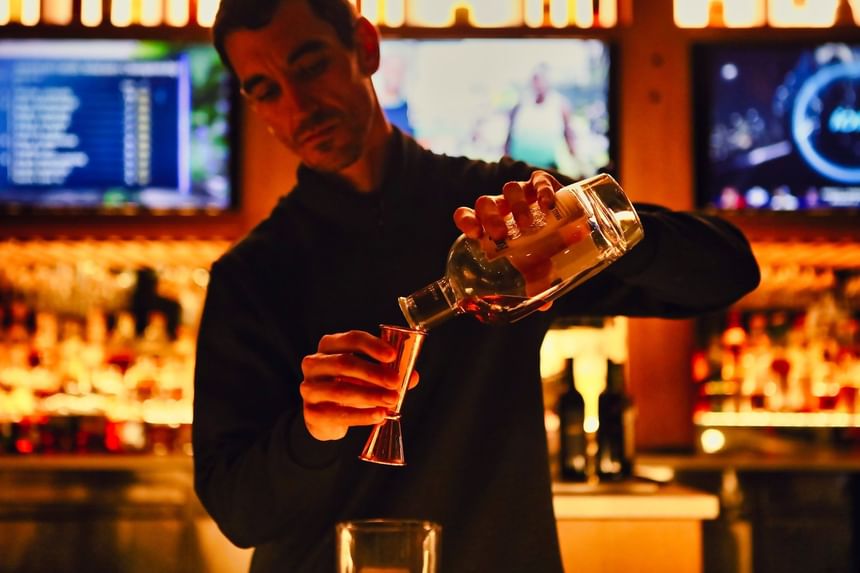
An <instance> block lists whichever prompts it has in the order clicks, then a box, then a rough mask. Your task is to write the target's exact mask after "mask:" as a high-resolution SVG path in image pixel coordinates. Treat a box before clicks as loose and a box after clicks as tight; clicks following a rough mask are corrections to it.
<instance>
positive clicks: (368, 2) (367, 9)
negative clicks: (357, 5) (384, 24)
mask: <svg viewBox="0 0 860 573" xmlns="http://www.w3.org/2000/svg"><path fill="white" fill-rule="evenodd" d="M380 1H381V0H363V1H362V3H361V15H362V16H364V17H365V18H367V19H368V20H370V21H371V22H373V23H374V24H378V23H379V17H380V14H379V2H380Z"/></svg>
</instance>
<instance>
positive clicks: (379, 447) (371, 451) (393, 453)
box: [359, 324, 427, 466]
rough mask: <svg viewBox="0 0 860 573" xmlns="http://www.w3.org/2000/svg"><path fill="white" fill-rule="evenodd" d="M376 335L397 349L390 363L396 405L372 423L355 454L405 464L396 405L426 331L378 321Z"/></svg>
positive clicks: (368, 458)
mask: <svg viewBox="0 0 860 573" xmlns="http://www.w3.org/2000/svg"><path fill="white" fill-rule="evenodd" d="M379 329H380V338H382V340H384V341H386V342H388V343H389V344H390V345H391V346H393V347H394V348H395V350H397V358H396V359H395V360H394V361H393V362H391V363H390V367H391V368H393V369H394V370H396V371H397V375H398V378H399V380H400V388H399V390H398V393H399V397H398V399H397V405H396V406H395V407H394V408H392V409H391V410H389V412H388V413H387V414H386V416H385V419H384V420H383V421H382V422H381V423H379V424H377V425H376V426H374V427H373V430H372V431H371V432H370V437H368V439H367V443H366V444H365V445H364V451H362V452H361V455H360V456H359V458H361V459H362V460H364V461H366V462H373V463H376V464H384V465H389V466H405V465H406V458H405V456H404V452H403V434H402V432H401V428H400V408H401V407H402V406H403V399H404V398H405V397H406V390H407V388H408V387H409V379H410V378H411V377H412V371H413V370H414V369H415V362H416V361H417V360H418V353H419V352H420V351H421V345H422V344H423V343H424V338H425V336H426V335H427V333H426V332H425V331H423V330H418V329H413V328H404V327H400V326H392V325H389V324H382V325H380V326H379Z"/></svg>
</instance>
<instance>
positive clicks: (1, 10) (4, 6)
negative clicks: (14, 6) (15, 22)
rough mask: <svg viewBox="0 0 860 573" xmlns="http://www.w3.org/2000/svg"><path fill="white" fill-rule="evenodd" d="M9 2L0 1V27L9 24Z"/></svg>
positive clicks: (6, 0)
mask: <svg viewBox="0 0 860 573" xmlns="http://www.w3.org/2000/svg"><path fill="white" fill-rule="evenodd" d="M9 4H10V0H0V26H5V25H6V24H8V23H9V19H10V16H11V12H12V10H11V6H10V5H9Z"/></svg>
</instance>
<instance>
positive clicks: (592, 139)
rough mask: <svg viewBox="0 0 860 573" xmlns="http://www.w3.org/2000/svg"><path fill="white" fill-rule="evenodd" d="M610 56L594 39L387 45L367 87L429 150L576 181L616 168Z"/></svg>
mask: <svg viewBox="0 0 860 573" xmlns="http://www.w3.org/2000/svg"><path fill="white" fill-rule="evenodd" d="M611 52H612V50H611V45H610V44H609V43H607V42H605V41H603V40H599V39H590V38H557V37H534V38H460V39H439V38H422V39H414V38H413V39H402V38H386V39H384V40H383V43H382V61H381V65H380V69H379V71H378V72H377V73H376V74H375V75H374V76H373V79H374V84H375V87H376V90H377V93H378V94H379V97H380V101H381V103H382V106H383V109H384V110H385V112H386V114H387V116H388V118H389V120H390V121H392V122H393V123H394V124H395V125H398V126H399V127H400V128H401V129H403V130H404V131H406V132H408V133H410V134H411V135H413V136H414V137H415V138H416V139H417V140H418V141H419V142H420V143H422V144H423V145H424V146H426V147H428V148H430V149H432V150H434V151H437V152H440V153H446V154H448V155H464V156H468V157H472V158H476V159H486V160H496V159H499V158H500V157H502V156H503V155H508V156H510V157H513V158H514V159H520V160H523V161H526V162H528V163H531V164H533V165H535V166H537V167H548V168H553V169H557V170H559V171H560V172H562V173H564V174H566V175H569V176H571V177H573V178H577V179H578V178H583V177H588V176H591V175H594V174H595V173H598V172H601V171H610V172H612V171H614V167H615V164H616V156H615V155H616V153H615V141H614V135H613V134H614V131H613V127H614V126H613V123H612V121H613V117H612V112H613V107H614V106H613V103H612V97H611V94H612V90H611V78H612V71H613V70H612V55H611ZM452 62H456V65H452Z"/></svg>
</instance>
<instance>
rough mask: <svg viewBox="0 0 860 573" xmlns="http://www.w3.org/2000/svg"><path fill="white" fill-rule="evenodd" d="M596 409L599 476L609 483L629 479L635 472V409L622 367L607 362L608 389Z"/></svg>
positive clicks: (602, 393)
mask: <svg viewBox="0 0 860 573" xmlns="http://www.w3.org/2000/svg"><path fill="white" fill-rule="evenodd" d="M597 409H598V417H599V421H600V425H599V426H598V428H597V475H598V477H599V478H600V479H601V480H607V481H615V480H623V479H627V478H629V477H630V476H631V475H632V473H633V454H634V439H633V424H634V419H633V418H634V409H633V401H632V400H631V399H630V396H629V394H628V393H627V388H626V384H625V377H624V365H623V364H618V363H615V362H612V361H611V360H607V361H606V388H605V389H604V391H603V392H601V394H600V397H599V398H598V405H597Z"/></svg>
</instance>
